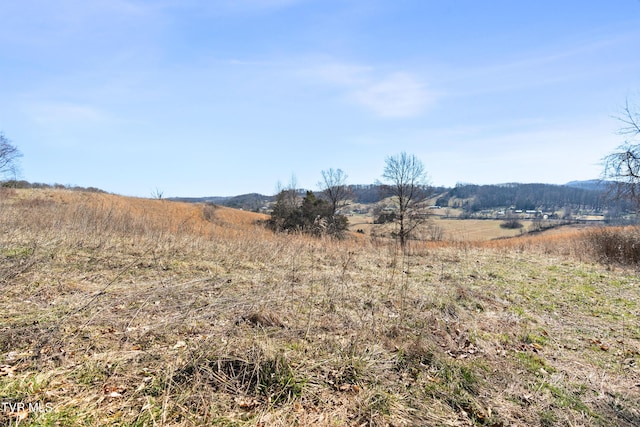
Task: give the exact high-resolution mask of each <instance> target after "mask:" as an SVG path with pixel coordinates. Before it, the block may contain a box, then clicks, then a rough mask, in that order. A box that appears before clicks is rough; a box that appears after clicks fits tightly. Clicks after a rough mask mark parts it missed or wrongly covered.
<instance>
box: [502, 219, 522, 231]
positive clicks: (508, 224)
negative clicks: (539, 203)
mask: <svg viewBox="0 0 640 427" xmlns="http://www.w3.org/2000/svg"><path fill="white" fill-rule="evenodd" d="M500 227H502V228H508V229H516V228H522V227H524V226H523V225H522V223H521V222H520V221H518V220H517V219H515V218H511V219H506V220H504V221H503V222H502V224H500Z"/></svg>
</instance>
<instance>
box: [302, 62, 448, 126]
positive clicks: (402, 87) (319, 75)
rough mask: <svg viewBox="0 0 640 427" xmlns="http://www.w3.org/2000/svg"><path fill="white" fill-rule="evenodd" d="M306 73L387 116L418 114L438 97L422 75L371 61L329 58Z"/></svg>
mask: <svg viewBox="0 0 640 427" xmlns="http://www.w3.org/2000/svg"><path fill="white" fill-rule="evenodd" d="M304 73H305V74H307V75H309V76H311V77H312V78H315V79H319V80H321V81H323V82H325V83H328V84H331V85H334V86H337V87H339V88H341V89H342V90H343V91H344V97H345V99H347V100H348V101H349V102H350V103H353V104H355V105H359V106H360V107H363V108H365V109H366V110H368V111H370V112H372V113H374V114H375V115H377V116H379V117H384V118H403V117H404V118H406V117H415V116H418V115H420V114H422V113H423V112H424V111H425V109H426V108H427V107H429V106H430V105H432V104H433V102H434V101H435V100H436V98H437V96H436V93H435V92H434V91H431V90H429V89H428V88H427V86H426V84H425V83H423V82H422V81H421V79H420V78H419V77H417V76H416V75H415V74H413V73H408V72H405V71H396V72H392V73H381V72H380V71H379V70H377V69H376V67H373V66H370V65H359V64H350V63H341V62H326V63H323V64H321V65H313V66H311V67H308V68H307V69H305V70H304Z"/></svg>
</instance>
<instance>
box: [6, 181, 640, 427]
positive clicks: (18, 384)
mask: <svg viewBox="0 0 640 427" xmlns="http://www.w3.org/2000/svg"><path fill="white" fill-rule="evenodd" d="M263 218H264V217H263V216H260V215H257V214H252V213H248V212H242V211H236V210H232V209H226V208H216V207H213V206H204V205H193V204H182V203H173V202H168V201H161V200H144V199H132V198H124V197H119V196H113V195H105V194H93V193H79V192H71V191H64V190H58V191H54V190H48V191H35V190H28V191H12V190H5V191H3V192H2V193H0V228H1V234H0V405H2V406H0V424H2V425H20V426H41V425H50V426H55V425H63V426H74V425H83V426H86V425H96V426H98V425H100V426H103V425H114V426H115V425H125V426H147V425H149V426H195V425H215V426H291V425H301V426H306V425H319V426H342V425H353V426H385V425H389V426H402V425H420V426H466V425H486V426H532V425H534V426H554V425H559V426H574V425H587V426H612V425H618V426H637V425H640V409H639V408H640V366H639V364H640V321H639V319H638V315H639V314H640V305H639V304H640V300H639V299H640V295H639V293H640V291H639V288H638V276H637V272H636V271H634V270H631V269H627V268H623V267H620V266H617V265H614V264H602V263H599V262H596V261H595V258H594V256H593V254H592V250H591V248H590V247H589V244H588V241H587V240H585V239H584V238H583V234H584V233H583V232H582V231H581V230H571V231H567V232H566V233H559V232H557V233H554V234H552V235H548V236H545V235H543V236H537V237H536V236H528V237H522V238H517V239H503V240H496V241H485V242H483V241H475V242H469V241H456V242H433V243H418V242H412V243H411V246H410V248H409V251H408V253H407V254H405V255H402V254H401V253H400V252H399V251H398V250H397V248H396V246H395V245H394V243H393V242H392V241H388V240H385V239H370V238H369V237H368V236H362V235H358V236H357V238H347V239H345V240H344V241H334V240H329V239H313V238H309V237H306V236H299V235H275V234H273V233H271V232H269V231H267V230H265V229H264V228H262V227H261V226H259V225H256V224H255V221H256V220H259V219H263ZM458 222H459V221H458ZM482 223H484V221H482ZM472 232H473V227H470V229H469V233H467V236H469V240H473V239H471V235H472ZM462 237H463V238H464V237H465V235H462ZM478 240H481V239H478ZM29 405H31V406H30V408H31V410H29Z"/></svg>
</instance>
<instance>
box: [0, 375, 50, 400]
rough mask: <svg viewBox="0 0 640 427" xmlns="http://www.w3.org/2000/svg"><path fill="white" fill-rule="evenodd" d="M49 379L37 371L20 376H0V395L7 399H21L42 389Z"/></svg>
mask: <svg viewBox="0 0 640 427" xmlns="http://www.w3.org/2000/svg"><path fill="white" fill-rule="evenodd" d="M48 384H49V379H48V378H47V377H46V376H45V375H43V374H38V373H31V374H28V375H26V376H25V377H21V378H13V377H0V396H1V397H2V398H4V399H7V400H16V401H22V400H25V399H28V398H29V397H30V396H33V395H34V394H36V393H39V392H40V391H42V390H44V389H45V388H46V387H47V385H48Z"/></svg>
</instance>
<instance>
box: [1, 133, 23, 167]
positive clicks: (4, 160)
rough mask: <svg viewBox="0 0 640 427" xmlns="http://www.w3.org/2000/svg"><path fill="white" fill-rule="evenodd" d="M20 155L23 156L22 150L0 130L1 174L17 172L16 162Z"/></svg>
mask: <svg viewBox="0 0 640 427" xmlns="http://www.w3.org/2000/svg"><path fill="white" fill-rule="evenodd" d="M20 157H22V153H20V150H18V148H17V147H16V146H15V145H13V144H11V141H9V139H7V137H5V136H4V134H3V133H1V132H0V175H1V176H6V175H9V174H15V173H16V171H17V165H16V162H17V160H18V159H19V158H20Z"/></svg>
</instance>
